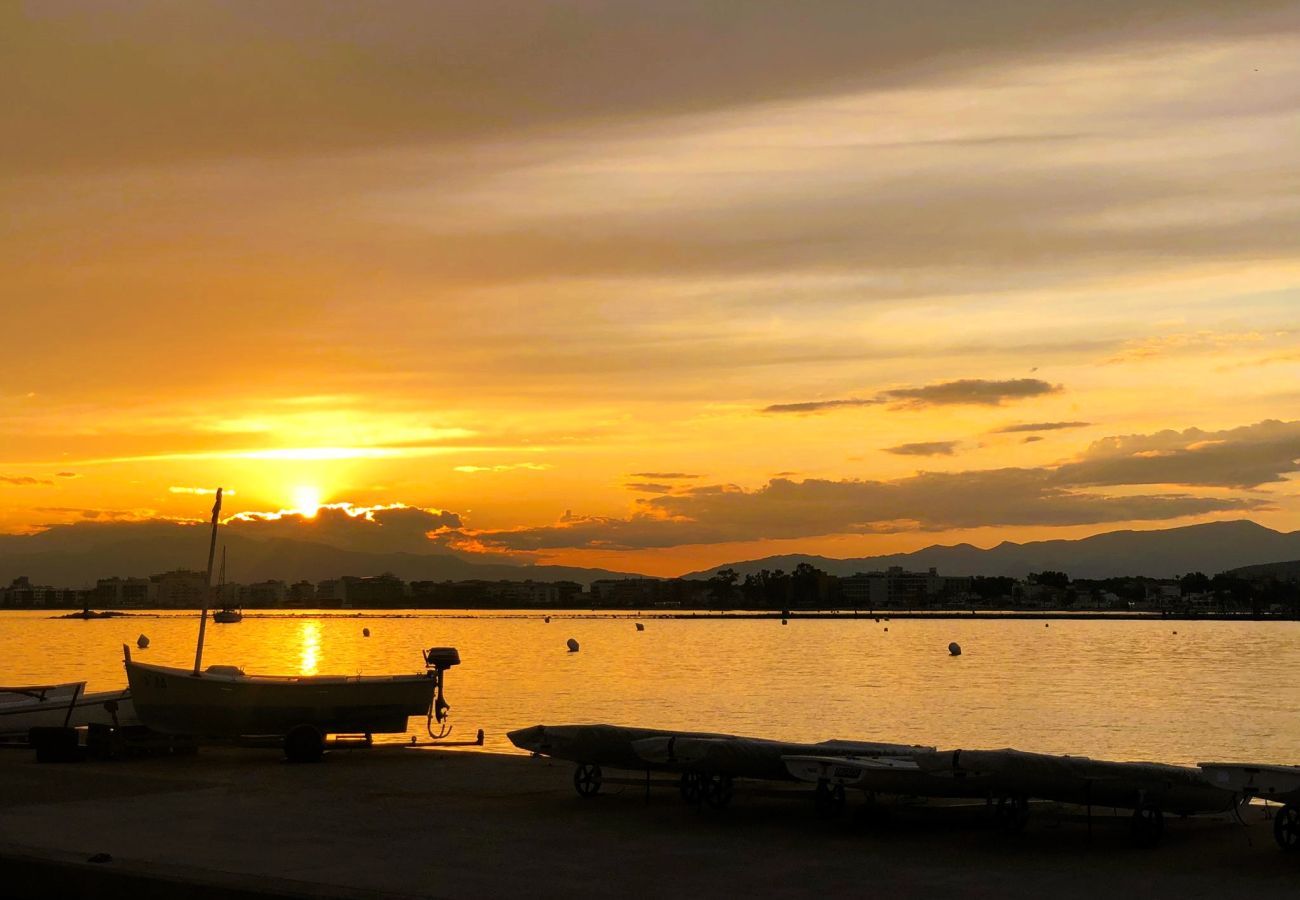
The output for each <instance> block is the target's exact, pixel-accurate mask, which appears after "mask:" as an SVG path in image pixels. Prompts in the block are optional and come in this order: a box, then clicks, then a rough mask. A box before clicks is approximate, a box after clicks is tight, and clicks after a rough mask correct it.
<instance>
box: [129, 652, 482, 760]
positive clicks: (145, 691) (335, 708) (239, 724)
mask: <svg viewBox="0 0 1300 900" xmlns="http://www.w3.org/2000/svg"><path fill="white" fill-rule="evenodd" d="M122 649H123V652H124V654H125V657H126V676H127V681H129V682H130V684H131V692H132V696H133V697H134V700H135V709H136V713H137V715H139V717H140V720H141V721H142V722H143V723H144V724H145V725H147V726H148V727H149V728H150V729H152V730H154V731H158V732H161V733H163V734H182V735H189V736H192V737H207V738H240V737H276V738H283V739H284V742H285V744H284V746H285V753H286V755H288V756H289V758H290V759H293V760H295V761H297V760H311V759H319V758H320V755H321V752H322V750H323V747H324V738H325V736H326V735H330V734H367V735H369V734H391V733H401V732H405V731H406V730H407V724H408V720H409V719H410V718H411V717H412V716H425V717H427V718H428V719H429V720H430V721H429V725H430V734H431V736H433V737H438V735H434V734H433V733H432V723H433V720H434V719H436V720H437V721H438V722H439V723H441V722H443V721H444V720H445V719H446V716H447V710H448V706H447V702H446V700H445V699H444V698H443V693H442V683H443V673H444V672H445V671H446V670H447V669H449V668H450V667H452V666H454V665H457V664H458V663H459V662H460V656H459V654H457V652H456V650H455V648H452V647H435V648H433V649H432V650H429V651H427V652H426V654H425V661H426V664H427V666H428V669H427V670H426V671H425V672H424V673H422V674H411V675H303V676H295V675H249V674H246V673H245V672H244V671H243V670H242V669H240V668H238V667H236V666H209V667H207V668H206V669H205V670H203V671H202V672H200V673H198V674H195V673H194V672H193V671H191V670H189V669H179V668H171V667H168V666H155V665H150V664H146V663H141V662H136V661H134V660H132V659H131V648H130V647H128V646H126V645H123V648H122Z"/></svg>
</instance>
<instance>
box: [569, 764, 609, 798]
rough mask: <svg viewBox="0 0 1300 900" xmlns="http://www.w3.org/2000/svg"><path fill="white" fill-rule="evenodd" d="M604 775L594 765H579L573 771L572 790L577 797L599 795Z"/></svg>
mask: <svg viewBox="0 0 1300 900" xmlns="http://www.w3.org/2000/svg"><path fill="white" fill-rule="evenodd" d="M603 782H604V774H603V773H602V772H601V771H600V766H598V765H596V764H595V763H580V764H579V765H578V767H577V768H576V769H574V770H573V789H574V790H575V791H577V792H578V796H579V797H594V796H596V795H597V794H599V793H600V786H601V784H602V783H603Z"/></svg>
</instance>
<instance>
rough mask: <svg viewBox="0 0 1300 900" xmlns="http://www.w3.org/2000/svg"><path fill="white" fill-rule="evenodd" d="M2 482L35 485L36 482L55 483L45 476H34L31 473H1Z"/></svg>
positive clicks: (0, 481)
mask: <svg viewBox="0 0 1300 900" xmlns="http://www.w3.org/2000/svg"><path fill="white" fill-rule="evenodd" d="M0 484H14V485H34V484H45V485H48V484H54V482H53V481H49V480H48V479H45V478H33V477H31V476H30V475H0Z"/></svg>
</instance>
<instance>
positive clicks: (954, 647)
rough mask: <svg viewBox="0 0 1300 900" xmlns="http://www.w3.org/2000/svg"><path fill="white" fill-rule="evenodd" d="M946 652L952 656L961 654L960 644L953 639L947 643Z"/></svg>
mask: <svg viewBox="0 0 1300 900" xmlns="http://www.w3.org/2000/svg"><path fill="white" fill-rule="evenodd" d="M948 653H949V654H950V655H952V656H961V644H959V643H957V642H956V641H953V642H952V643H951V644H949V645H948Z"/></svg>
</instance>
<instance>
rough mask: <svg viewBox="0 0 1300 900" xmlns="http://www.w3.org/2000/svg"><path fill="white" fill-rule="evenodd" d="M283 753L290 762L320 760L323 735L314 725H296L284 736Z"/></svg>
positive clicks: (323, 751) (323, 743) (323, 748)
mask: <svg viewBox="0 0 1300 900" xmlns="http://www.w3.org/2000/svg"><path fill="white" fill-rule="evenodd" d="M284 755H285V757H286V758H287V759H288V760H289V762H291V763H314V762H320V761H321V757H322V756H324V755H325V735H323V734H321V731H320V729H319V728H317V727H316V726H315V725H298V726H295V727H294V728H291V729H290V730H289V733H288V734H286V735H285V736H284Z"/></svg>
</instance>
